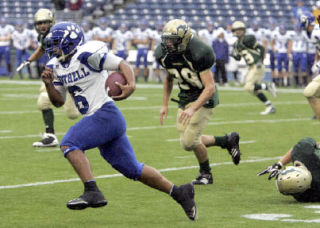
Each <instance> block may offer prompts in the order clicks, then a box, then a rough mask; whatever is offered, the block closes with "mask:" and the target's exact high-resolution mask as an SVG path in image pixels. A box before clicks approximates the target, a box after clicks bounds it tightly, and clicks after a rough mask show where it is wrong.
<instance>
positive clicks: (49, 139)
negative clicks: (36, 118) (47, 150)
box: [32, 133, 59, 147]
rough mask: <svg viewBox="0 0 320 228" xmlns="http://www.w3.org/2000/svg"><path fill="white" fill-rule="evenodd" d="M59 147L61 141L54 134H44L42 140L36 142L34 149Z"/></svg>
mask: <svg viewBox="0 0 320 228" xmlns="http://www.w3.org/2000/svg"><path fill="white" fill-rule="evenodd" d="M58 145H59V141H58V139H57V137H56V136H55V135H54V134H51V133H44V134H43V136H42V139H41V140H40V141H39V142H34V143H33V144H32V146H34V147H55V146H58Z"/></svg>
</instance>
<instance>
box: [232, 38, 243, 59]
mask: <svg viewBox="0 0 320 228" xmlns="http://www.w3.org/2000/svg"><path fill="white" fill-rule="evenodd" d="M236 44H237V42H236V43H235V44H234V45H233V49H232V53H231V56H232V57H233V58H234V59H235V60H237V61H240V60H241V55H240V54H239V52H238V49H237V46H236Z"/></svg>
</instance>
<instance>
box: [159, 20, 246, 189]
mask: <svg viewBox="0 0 320 228" xmlns="http://www.w3.org/2000/svg"><path fill="white" fill-rule="evenodd" d="M161 40H162V41H161V44H160V45H159V46H158V47H157V48H156V50H155V56H156V59H157V61H158V62H159V63H160V64H161V65H162V66H163V67H164V68H165V69H166V77H165V80H164V94H163V105H162V108H161V110H160V123H161V125H162V124H163V120H164V118H167V115H168V111H169V109H168V102H169V97H170V94H171V91H172V88H173V79H174V78H176V79H177V80H178V85H179V89H180V93H179V95H178V96H179V100H175V101H176V102H178V104H179V109H178V113H177V129H178V130H179V132H180V144H181V146H182V148H183V149H184V150H186V151H193V152H194V154H195V156H196V158H197V159H198V162H199V166H200V174H199V176H198V177H197V178H196V179H195V180H193V181H192V183H193V184H201V185H204V184H212V183H213V178H212V173H211V168H210V163H209V158H208V151H207V147H210V146H220V147H221V148H226V149H227V150H228V151H229V153H230V155H231V156H232V160H233V162H234V163H235V164H236V165H238V164H239V162H240V149H239V139H240V137H239V134H238V133H237V132H232V133H229V134H227V135H225V136H220V137H217V136H211V135H202V132H203V130H204V128H205V126H206V125H207V123H208V121H209V119H210V116H211V114H212V111H213V108H214V107H215V106H217V105H218V103H219V98H218V92H217V88H216V87H215V83H214V79H213V75H212V72H211V68H212V66H213V65H214V64H215V55H214V52H213V49H212V48H211V47H210V46H208V45H206V44H205V43H204V42H203V41H201V40H200V39H199V38H197V37H196V36H195V35H193V33H192V32H191V29H190V27H189V26H188V25H187V23H186V22H185V21H183V20H179V19H174V20H171V21H169V22H168V23H167V24H166V25H165V27H164V29H163V32H162V36H161ZM173 100H174V99H173Z"/></svg>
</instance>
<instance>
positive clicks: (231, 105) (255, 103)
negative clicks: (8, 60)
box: [0, 97, 308, 115]
mask: <svg viewBox="0 0 320 228" xmlns="http://www.w3.org/2000/svg"><path fill="white" fill-rule="evenodd" d="M140 99H141V97H137V99H136V98H135V97H132V100H140ZM273 103H274V104H275V105H299V104H301V105H307V103H308V102H307V101H283V102H273ZM247 106H261V103H259V102H251V103H237V104H220V105H219V106H218V108H225V107H247ZM161 107H162V106H160V105H157V106H135V107H134V106H133V107H119V109H120V110H121V111H130V110H151V109H159V110H160V109H161ZM169 108H170V109H176V108H177V106H176V105H170V106H169ZM39 112H40V111H38V110H36V109H34V110H30V111H28V110H25V111H0V115H12V114H17V115H19V114H28V113H39ZM55 112H57V113H58V112H59V113H60V112H61V113H64V111H63V110H55Z"/></svg>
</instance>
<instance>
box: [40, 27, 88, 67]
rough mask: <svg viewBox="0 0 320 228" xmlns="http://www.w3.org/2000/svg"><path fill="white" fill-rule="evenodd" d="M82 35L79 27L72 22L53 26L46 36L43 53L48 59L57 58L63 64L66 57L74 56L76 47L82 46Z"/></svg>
mask: <svg viewBox="0 0 320 228" xmlns="http://www.w3.org/2000/svg"><path fill="white" fill-rule="evenodd" d="M84 42H85V40H84V35H83V31H82V29H81V28H80V27H79V25H77V24H75V23H72V22H60V23H57V24H55V25H54V26H53V27H52V28H51V29H50V32H49V34H48V35H47V36H46V42H45V43H46V47H45V52H46V54H47V55H48V57H49V58H52V57H57V58H58V59H59V61H61V62H64V61H65V60H66V57H68V56H70V55H72V54H74V53H75V52H76V50H77V47H79V46H80V45H82V44H84Z"/></svg>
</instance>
